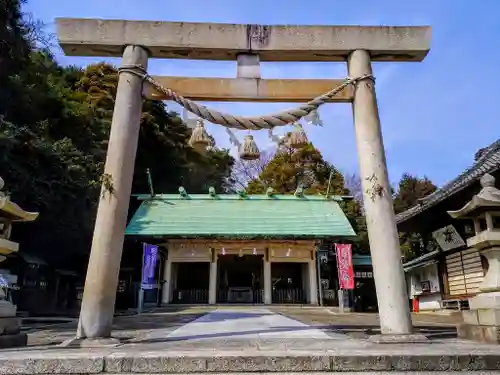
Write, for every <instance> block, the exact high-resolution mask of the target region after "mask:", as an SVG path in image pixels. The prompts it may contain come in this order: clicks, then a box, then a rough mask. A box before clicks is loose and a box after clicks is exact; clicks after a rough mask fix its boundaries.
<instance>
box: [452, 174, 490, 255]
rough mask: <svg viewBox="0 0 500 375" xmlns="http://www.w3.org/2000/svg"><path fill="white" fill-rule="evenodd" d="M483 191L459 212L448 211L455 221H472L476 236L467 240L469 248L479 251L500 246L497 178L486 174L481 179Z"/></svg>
mask: <svg viewBox="0 0 500 375" xmlns="http://www.w3.org/2000/svg"><path fill="white" fill-rule="evenodd" d="M480 183H481V187H482V189H481V191H480V192H479V193H478V194H476V195H474V196H473V197H472V199H471V200H470V202H468V203H467V204H466V205H465V206H463V207H462V208H461V209H459V210H457V211H448V214H449V215H450V216H451V217H452V218H454V219H472V221H473V223H474V232H475V236H473V237H471V238H469V239H467V246H469V247H475V248H477V249H485V248H490V247H492V246H498V245H500V220H498V219H499V218H500V190H498V189H497V188H496V187H495V178H494V177H493V176H492V175H490V174H485V175H483V176H482V177H481V179H480Z"/></svg>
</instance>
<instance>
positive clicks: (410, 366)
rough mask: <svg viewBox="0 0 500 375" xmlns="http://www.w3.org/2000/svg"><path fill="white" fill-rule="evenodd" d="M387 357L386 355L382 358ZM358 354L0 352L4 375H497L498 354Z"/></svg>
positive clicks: (0, 363) (130, 351) (126, 351)
mask: <svg viewBox="0 0 500 375" xmlns="http://www.w3.org/2000/svg"><path fill="white" fill-rule="evenodd" d="M384 352H385V353H384ZM384 352H356V351H353V353H352V354H349V353H339V354H329V353H321V352H318V353H315V354H313V353H310V352H309V353H308V352H303V353H300V352H295V351H294V352H286V351H283V352H270V353H267V354H264V353H262V352H260V353H259V352H250V353H246V352H245V353H244V354H243V353H242V352H241V351H238V352H219V351H216V350H214V351H202V352H199V351H186V352H175V351H174V352H171V353H165V352H163V351H162V352H159V351H150V352H148V351H139V352H138V351H134V350H131V348H127V350H122V351H120V350H119V349H118V348H115V349H114V350H109V349H108V350H107V351H102V350H101V349H92V350H90V349H87V350H81V349H72V350H68V349H67V350H60V349H55V348H53V349H51V350H45V351H42V350H25V351H14V350H11V351H2V352H0V374H17V375H20V374H23V375H31V374H33V375H34V374H82V375H83V374H100V373H103V374H185V373H212V374H213V373H226V374H227V373H240V374H241V373H265V372H268V373H271V372H272V373H298V372H300V373H319V372H330V373H332V372H333V373H335V372H351V373H353V372H356V371H358V372H363V373H364V374H366V373H367V372H368V373H370V372H371V373H377V374H383V373H391V374H396V373H398V372H402V371H404V372H406V374H408V371H410V372H422V373H424V372H425V373H436V372H442V371H446V372H447V374H449V373H450V371H451V372H453V371H455V372H456V371H463V372H469V373H470V372H475V371H478V372H481V373H484V371H497V372H496V373H499V374H500V371H499V369H500V354H498V353H494V352H488V351H484V352H470V353H462V354H454V353H448V354H446V353H439V352H438V353H432V351H430V352H428V353H425V352H418V351H417V353H413V354H412V353H411V352H409V351H399V353H398V351H397V350H396V354H391V353H389V352H386V351H384Z"/></svg>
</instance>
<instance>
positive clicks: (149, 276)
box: [141, 243, 158, 290]
mask: <svg viewBox="0 0 500 375" xmlns="http://www.w3.org/2000/svg"><path fill="white" fill-rule="evenodd" d="M157 259H158V246H155V245H150V244H147V243H144V245H143V255H142V280H141V288H142V289H144V290H150V289H154V288H155V286H156V282H155V270H156V261H157Z"/></svg>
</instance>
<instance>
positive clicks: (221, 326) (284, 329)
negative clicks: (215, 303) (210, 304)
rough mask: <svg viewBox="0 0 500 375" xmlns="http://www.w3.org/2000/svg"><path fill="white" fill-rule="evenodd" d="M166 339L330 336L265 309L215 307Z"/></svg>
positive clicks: (315, 337) (320, 337)
mask: <svg viewBox="0 0 500 375" xmlns="http://www.w3.org/2000/svg"><path fill="white" fill-rule="evenodd" d="M167 337H168V339H178V340H189V339H213V338H224V337H227V338H282V339H285V338H308V339H329V338H332V337H331V336H329V335H328V334H326V333H325V332H323V331H322V330H321V329H318V328H315V327H312V326H309V325H307V324H304V323H301V322H299V321H297V320H294V319H290V318H287V317H286V316H283V315H280V314H276V313H274V312H271V311H270V310H268V309H245V310H242V309H234V310H229V309H218V310H215V311H212V312H209V313H208V314H206V315H204V316H202V317H200V318H198V319H196V320H194V321H192V322H191V323H188V324H186V325H184V326H182V327H180V328H178V329H176V330H175V331H173V332H171V333H170V334H169V335H168V336H167Z"/></svg>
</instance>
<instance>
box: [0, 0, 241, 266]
mask: <svg viewBox="0 0 500 375" xmlns="http://www.w3.org/2000/svg"><path fill="white" fill-rule="evenodd" d="M19 6H20V2H19V1H15V0H6V1H4V2H2V3H1V5H0V32H1V34H2V39H3V40H2V43H1V48H2V49H1V50H0V149H1V153H0V158H1V160H0V161H1V162H0V176H1V177H2V178H3V179H4V180H5V182H6V188H5V189H6V190H7V191H8V192H9V194H10V195H11V198H12V200H13V201H14V202H16V203H17V204H19V205H20V206H21V207H22V208H24V209H26V210H30V211H36V212H40V216H39V218H38V219H37V220H36V221H35V222H34V223H30V224H26V225H23V224H18V225H15V226H14V228H13V230H14V231H13V236H14V237H15V238H16V239H18V240H20V242H21V248H22V251H25V252H28V253H32V254H36V255H39V256H40V257H42V258H44V259H45V260H47V261H48V262H49V263H52V264H53V265H54V266H59V267H67V268H78V267H85V265H86V263H87V257H88V253H89V250H90V245H91V237H92V232H93V227H94V220H95V214H96V208H97V201H98V198H99V191H100V186H101V183H105V182H106V181H107V182H109V181H108V180H107V179H106V176H105V175H103V167H104V162H105V157H106V152H107V147H108V137H109V131H110V125H111V119H112V114H113V107H114V100H115V95H116V85H117V71H116V69H115V68H114V67H113V66H111V65H108V64H105V63H100V64H95V65H91V66H88V67H87V68H86V69H80V68H77V67H62V66H60V65H59V64H58V63H57V62H56V61H55V60H54V58H53V57H52V56H51V54H50V52H49V51H46V50H40V49H37V48H36V47H35V46H34V44H33V42H31V41H30V39H29V33H30V32H31V31H30V29H29V27H28V26H26V25H25V23H24V21H23V19H22V15H21V12H20V10H19V9H20V8H19ZM4 41H7V43H4ZM189 136H190V129H188V128H187V127H186V125H185V124H184V123H183V122H182V120H181V119H180V118H179V117H178V115H177V114H175V113H173V112H169V111H168V110H167V108H166V106H165V105H164V104H163V103H161V102H152V101H148V100H146V101H145V102H144V105H143V113H142V117H141V127H140V134H139V145H138V152H137V157H136V164H135V174H134V181H133V189H132V191H133V192H135V193H145V192H147V191H148V189H147V178H146V175H145V169H146V168H150V169H151V171H152V173H153V177H154V178H153V180H154V185H155V190H156V191H157V192H169V191H175V190H176V189H177V187H178V186H179V185H180V184H185V186H186V188H187V189H188V191H192V192H196V191H198V192H199V191H208V186H214V187H216V189H218V190H219V191H223V190H224V189H225V188H226V187H227V186H226V185H227V182H228V178H229V175H230V172H231V166H232V163H233V159H232V158H231V156H230V155H229V154H228V152H227V151H225V150H214V151H211V152H208V153H207V154H206V155H201V154H198V153H196V152H195V151H193V150H192V149H191V148H190V147H189V146H187V145H186V141H187V139H188V138H189ZM110 186H111V185H110ZM108 187H109V186H108Z"/></svg>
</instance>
